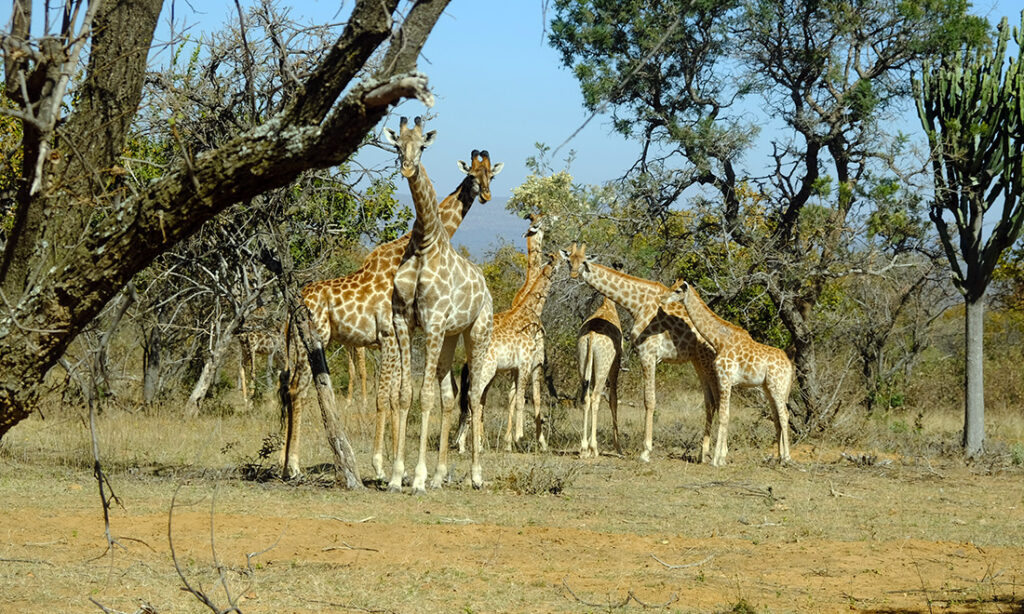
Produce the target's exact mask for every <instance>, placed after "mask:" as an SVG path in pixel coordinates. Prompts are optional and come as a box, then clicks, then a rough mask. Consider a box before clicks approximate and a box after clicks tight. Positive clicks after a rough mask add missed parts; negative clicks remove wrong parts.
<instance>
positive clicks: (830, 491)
mask: <svg viewBox="0 0 1024 614" xmlns="http://www.w3.org/2000/svg"><path fill="white" fill-rule="evenodd" d="M828 494H830V495H832V496H833V497H849V498H851V499H860V497H858V496H855V495H848V494H846V493H844V492H839V491H838V490H836V487H835V486H833V485H832V481H831V480H829V482H828Z"/></svg>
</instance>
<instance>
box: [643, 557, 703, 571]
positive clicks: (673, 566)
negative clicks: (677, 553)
mask: <svg viewBox="0 0 1024 614" xmlns="http://www.w3.org/2000/svg"><path fill="white" fill-rule="evenodd" d="M651 558H652V559H654V560H655V561H658V562H659V563H661V564H662V565H664V566H665V567H667V568H668V569H686V568H688V567H700V566H701V565H703V564H704V563H707V562H708V561H710V560H711V559H713V558H715V555H713V554H709V555H707V557H705V558H704V559H703V560H700V561H697V562H696V563H684V564H682V565H672V564H670V563H666V562H665V561H663V560H661V559H659V558H658V557H657V556H656V555H655V554H653V553H652V554H651Z"/></svg>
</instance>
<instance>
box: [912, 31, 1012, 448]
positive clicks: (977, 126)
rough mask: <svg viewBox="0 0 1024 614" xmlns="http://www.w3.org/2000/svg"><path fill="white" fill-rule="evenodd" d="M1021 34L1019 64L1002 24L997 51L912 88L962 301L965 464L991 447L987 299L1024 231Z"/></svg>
mask: <svg viewBox="0 0 1024 614" xmlns="http://www.w3.org/2000/svg"><path fill="white" fill-rule="evenodd" d="M1021 26H1022V27H1021V28H1014V31H1013V38H1014V40H1015V41H1016V43H1017V53H1018V55H1017V58H1016V61H1014V59H1013V58H1010V61H1009V63H1007V62H1006V59H1005V58H1006V46H1007V42H1008V41H1009V37H1010V27H1009V25H1008V24H1007V21H1006V18H1005V17H1004V18H1003V19H1002V21H1001V22H1000V23H999V27H998V36H997V38H996V44H995V47H994V48H992V47H990V46H976V47H967V48H964V49H960V50H959V51H957V52H956V53H955V54H950V55H946V56H943V57H942V58H940V59H939V60H937V61H929V62H925V64H924V67H923V70H922V73H921V79H920V80H919V81H917V80H915V82H914V87H915V93H916V97H917V107H918V115H919V116H920V118H921V124H922V125H923V126H924V129H925V132H926V133H927V134H928V144H929V146H930V151H931V172H932V177H933V180H934V184H935V197H934V200H933V201H932V204H931V211H930V216H931V219H932V222H934V223H935V228H936V229H937V230H938V232H939V238H940V239H941V240H942V247H943V248H944V250H945V253H946V257H947V259H948V260H949V265H950V267H951V268H952V272H953V283H954V284H955V285H956V287H957V289H958V290H959V291H960V293H961V294H962V295H963V297H964V304H965V318H964V345H965V360H966V363H965V377H966V381H965V386H966V393H965V399H964V430H963V441H962V444H963V448H964V453H965V454H966V456H967V457H968V458H973V457H977V456H978V455H980V454H981V453H982V452H983V451H984V445H985V384H984V370H983V363H984V335H983V332H984V325H985V290H986V289H987V288H988V285H989V282H990V281H992V275H993V270H994V269H995V267H996V265H997V264H998V263H999V259H1000V256H1001V255H1002V254H1003V252H1004V251H1005V250H1007V249H1008V248H1010V247H1012V246H1013V244H1014V242H1015V241H1016V240H1017V238H1018V237H1019V236H1020V232H1021V227H1022V225H1024V203H1022V202H1021V191H1022V190H1024V152H1022V149H1024V73H1022V72H1021V62H1022V60H1024V47H1022V44H1024V13H1022V14H1021ZM995 205H998V208H997V209H996V212H997V214H998V218H997V219H996V220H995V225H994V226H991V227H990V228H986V221H985V214H986V213H988V212H989V210H990V209H991V208H992V207H993V206H995ZM989 223H991V220H989ZM986 234H987V235H988V236H987V238H986V236H985V235H986Z"/></svg>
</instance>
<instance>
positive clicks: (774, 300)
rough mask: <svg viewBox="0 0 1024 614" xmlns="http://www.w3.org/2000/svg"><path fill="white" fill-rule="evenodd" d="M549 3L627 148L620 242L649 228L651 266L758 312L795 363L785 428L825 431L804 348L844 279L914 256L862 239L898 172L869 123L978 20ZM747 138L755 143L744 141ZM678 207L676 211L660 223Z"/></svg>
mask: <svg viewBox="0 0 1024 614" xmlns="http://www.w3.org/2000/svg"><path fill="white" fill-rule="evenodd" d="M554 7H555V17H554V19H553V21H552V23H551V43H552V45H553V46H554V47H555V48H556V49H558V50H559V51H560V52H561V54H562V61H563V63H564V64H565V65H566V66H567V67H569V68H571V69H572V70H573V72H574V73H575V75H576V77H577V79H578V80H579V82H580V87H581V90H582V92H583V96H584V101H585V105H586V106H587V108H589V109H591V110H592V111H594V112H599V111H603V110H606V109H607V110H610V112H611V114H612V119H613V122H614V126H615V128H616V129H617V130H619V131H620V132H621V133H622V134H624V135H626V136H628V137H630V138H632V139H634V140H636V141H637V142H638V145H639V152H638V156H637V160H636V162H635V164H634V165H633V167H632V168H631V169H630V171H629V173H628V175H627V177H626V180H625V182H624V185H625V188H624V189H625V191H626V192H627V193H628V201H629V202H630V207H631V213H632V214H633V216H634V218H633V219H634V224H636V226H637V229H638V230H640V231H638V232H636V233H633V234H632V235H631V236H633V237H635V238H636V240H637V241H638V242H641V243H642V242H644V241H650V237H651V235H653V234H655V233H660V234H661V235H662V237H661V238H662V247H663V249H661V250H659V254H660V256H659V257H658V259H657V266H659V267H661V268H662V270H671V271H672V272H674V273H676V272H678V273H679V274H680V275H684V276H687V277H690V278H693V277H698V278H699V277H704V278H706V279H707V280H709V282H710V283H709V284H708V285H710V286H713V287H715V288H716V289H717V292H714V293H711V294H710V295H709V296H710V298H712V299H713V300H715V299H717V300H718V303H716V305H715V307H716V308H718V307H721V306H722V305H724V304H728V303H731V302H733V301H737V300H738V301H740V302H741V303H742V301H743V300H744V299H743V297H744V296H745V297H746V299H745V300H746V301H747V303H746V305H748V306H749V307H753V308H754V311H755V312H759V315H757V316H756V318H755V319H764V318H765V315H764V314H763V313H760V312H762V310H763V309H765V308H769V309H770V310H771V311H773V312H774V314H773V315H772V317H774V318H777V319H778V320H780V321H781V322H782V324H783V325H784V327H785V332H786V336H787V337H788V340H789V342H790V344H791V346H792V348H791V349H792V351H793V356H794V362H795V364H796V368H797V380H798V384H799V391H798V394H796V395H794V397H793V398H794V402H795V403H796V407H795V408H794V412H793V413H794V416H795V417H796V418H797V420H795V424H796V425H797V426H800V425H801V423H802V425H803V426H804V427H805V428H806V427H809V426H813V425H824V424H827V422H828V420H829V419H830V415H832V413H833V412H834V410H835V408H836V404H835V403H834V402H832V401H831V399H834V398H835V395H834V394H832V391H830V390H826V389H825V387H826V386H828V385H831V383H832V382H833V381H834V379H835V378H831V377H828V376H827V374H823V373H822V372H821V368H822V366H821V365H820V364H819V359H818V356H817V352H818V349H819V346H820V345H821V342H822V340H823V339H825V338H827V337H828V336H829V335H830V334H831V333H830V331H829V330H828V328H827V327H826V326H824V325H823V320H824V318H823V317H822V314H823V312H825V311H828V310H830V309H832V308H833V304H834V303H833V302H832V301H830V300H829V297H830V296H832V295H833V293H834V292H836V291H837V286H836V284H837V283H838V282H839V281H840V280H842V279H843V278H846V277H849V276H854V275H864V274H876V273H879V272H880V271H885V270H887V268H888V267H890V265H891V264H892V263H893V262H894V261H898V260H899V259H901V258H907V257H916V256H912V254H913V253H914V252H915V251H916V250H918V249H920V248H921V247H922V245H923V241H922V237H921V236H920V235H914V236H912V237H910V238H909V240H902V239H900V240H890V239H895V235H893V236H888V235H876V236H875V239H874V240H870V241H869V240H868V239H867V235H866V232H865V231H866V227H867V225H868V222H869V221H870V220H871V219H872V218H873V217H874V218H879V216H881V215H882V213H881V212H883V211H888V212H889V219H890V220H891V221H893V222H894V221H895V220H897V219H898V218H899V217H900V216H901V215H902V213H901V212H900V211H899V210H898V208H897V209H892V206H893V204H894V201H893V199H892V198H891V195H887V194H885V193H884V191H881V192H880V191H879V190H877V189H876V188H877V186H879V185H882V184H883V183H885V182H893V181H896V180H897V179H898V178H901V177H905V176H907V175H906V170H907V169H905V168H902V167H903V166H909V164H906V163H907V154H906V148H907V145H908V140H907V138H906V137H905V136H903V135H901V134H889V133H888V132H887V131H886V129H885V121H886V120H887V119H890V118H892V117H893V116H895V115H896V114H897V113H899V112H900V110H901V105H902V104H903V103H904V102H905V101H907V100H908V98H909V95H910V87H909V80H908V79H907V78H906V77H907V73H908V71H909V70H910V69H911V67H912V66H913V65H914V62H916V61H918V60H920V59H922V58H924V57H927V56H929V55H932V54H935V53H940V52H945V51H949V50H952V49H956V48H957V47H959V46H960V45H961V44H963V43H964V42H965V41H977V40H980V39H981V38H982V37H983V35H984V33H985V32H986V28H987V24H986V23H985V22H984V21H983V20H981V19H978V18H974V17H971V16H970V15H968V14H967V13H966V9H967V5H966V2H963V1H962V0H908V1H906V2H899V3H892V2H887V1H885V0H866V1H862V2H852V1H848V0H839V1H837V2H811V1H805V0H754V1H752V2H738V1H726V2H690V1H688V0H666V1H664V2H657V3H654V2H648V1H645V0H631V1H626V2H619V1H614V0H556V1H555V3H554ZM761 126H767V127H769V128H770V129H771V132H770V133H769V134H766V135H765V136H764V137H761V141H759V140H758V139H759V129H760V127H761ZM748 169H754V170H748ZM680 207H683V208H686V209H688V210H691V211H692V212H693V215H692V216H691V217H689V218H688V219H680V218H676V219H673V215H672V212H673V211H674V210H678V209H679V208H680ZM908 218H913V215H912V213H911V214H909V215H908ZM908 221H909V222H910V223H909V226H908V228H909V227H913V226H914V225H915V224H916V222H915V220H914V219H908ZM680 222H682V224H680ZM638 247H639V248H644V247H645V246H644V245H642V244H641V245H638ZM712 267H713V268H712ZM701 285H702V287H704V288H705V289H708V285H705V284H701ZM716 294H717V296H715V295H716ZM760 297H765V298H766V299H767V301H768V303H765V302H764V301H763V300H761V298H760ZM755 299H756V300H755ZM749 307H742V306H741V307H740V308H739V309H741V310H744V311H746V310H748V309H749Z"/></svg>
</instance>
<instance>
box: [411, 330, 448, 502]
mask: <svg viewBox="0 0 1024 614" xmlns="http://www.w3.org/2000/svg"><path fill="white" fill-rule="evenodd" d="M424 328H426V329H427V330H428V331H429V332H428V333H427V340H426V345H425V346H424V347H425V360H424V365H423V374H424V375H423V387H422V388H420V447H419V459H418V460H417V461H416V470H415V472H414V473H413V477H412V492H413V494H420V493H425V492H427V440H428V438H429V436H430V412H432V411H433V410H434V402H435V401H436V396H437V390H435V386H436V384H437V379H436V378H435V377H432V376H431V375H432V374H436V373H437V365H438V360H439V359H440V356H441V349H442V345H443V344H444V342H445V339H444V337H443V336H442V334H441V333H440V332H439V330H438V329H440V328H441V327H440V326H435V327H429V325H428V326H425V327H424ZM432 329H433V330H432Z"/></svg>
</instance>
